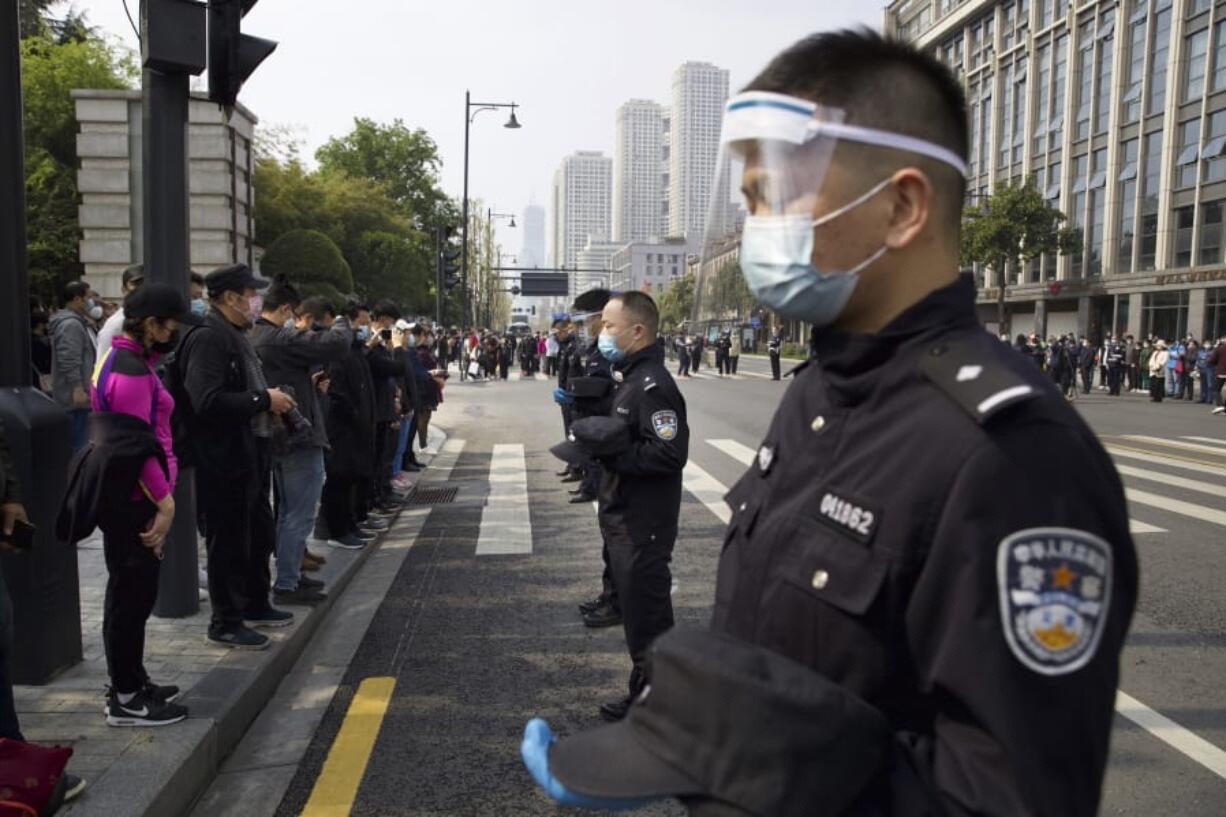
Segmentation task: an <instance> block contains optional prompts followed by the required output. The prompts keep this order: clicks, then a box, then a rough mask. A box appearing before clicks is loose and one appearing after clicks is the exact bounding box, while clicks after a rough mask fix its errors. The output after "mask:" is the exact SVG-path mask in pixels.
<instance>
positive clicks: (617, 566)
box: [601, 522, 677, 698]
mask: <svg viewBox="0 0 1226 817" xmlns="http://www.w3.org/2000/svg"><path fill="white" fill-rule="evenodd" d="M601 533H602V534H603V535H604V540H605V545H606V547H607V548H608V553H609V568H610V572H611V574H612V579H613V586H614V588H615V589H616V593H617V600H618V603H619V605H620V607H621V612H622V627H623V628H624V630H625V633H626V648H627V649H628V650H629V651H630V660H631V661H632V662H633V664H634V668H633V669H632V670H631V671H630V684H629V694H630V697H632V698H633V697H636V696H637V695H638V694H639V693H640V692H641V691H642V689H643V686H644V684H645V683H646V680H647V678H646V675H645V671H644V670H645V667H644V662H645V660H646V658H647V648H648V647H650V646H651V643H652V642H653V641H655V639H656V638H657V637H659V636H660V635H663V634H664V633H666V632H667V631H668V630H670V629H672V626H673V599H672V584H673V577H672V572H671V571H670V569H669V563H670V562H671V561H672V557H673V544H674V543H675V542H676V540H677V529H676V528H672V529H671V530H661V531H658V532H656V533H654V534H649V535H647V536H646V538H644V539H643V541H639V542H635V541H633V540H632V539H631V538H630V537H628V536H627V535H626V531H625V530H620V529H613V528H612V527H611V526H609V525H608V524H606V523H605V522H602V523H601Z"/></svg>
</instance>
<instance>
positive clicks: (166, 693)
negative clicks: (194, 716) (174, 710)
mask: <svg viewBox="0 0 1226 817" xmlns="http://www.w3.org/2000/svg"><path fill="white" fill-rule="evenodd" d="M141 689H143V690H144V691H145V692H147V693H149V695H151V696H152V697H154V698H156V699H157V700H159V701H161V702H162V703H164V704H172V703H174V702H175V701H177V700H179V697H180V696H181V695H182V694H183V693H182V692H180V691H179V688H178V687H177V686H175V685H174V684H166V685H165V686H162V685H161V684H155V683H153V682H152V681H149V680H146V681H145V685H144V686H143V687H141Z"/></svg>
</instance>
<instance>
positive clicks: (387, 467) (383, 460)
mask: <svg viewBox="0 0 1226 817" xmlns="http://www.w3.org/2000/svg"><path fill="white" fill-rule="evenodd" d="M399 442H400V432H399V431H398V430H394V429H392V424H391V423H376V424H375V475H374V476H373V477H372V478H371V492H372V494H373V497H374V500H375V501H376V502H379V503H382V502H386V501H387V500H388V499H389V498H391V495H392V476H391V475H392V458H393V457H395V456H396V445H397V443H399Z"/></svg>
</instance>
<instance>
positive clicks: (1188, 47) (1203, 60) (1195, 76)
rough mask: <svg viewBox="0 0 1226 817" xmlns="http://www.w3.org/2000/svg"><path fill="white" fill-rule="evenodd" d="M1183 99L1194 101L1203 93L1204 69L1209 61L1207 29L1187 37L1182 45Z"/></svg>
mask: <svg viewBox="0 0 1226 817" xmlns="http://www.w3.org/2000/svg"><path fill="white" fill-rule="evenodd" d="M1184 52H1185V54H1186V55H1187V59H1186V61H1185V62H1184V66H1185V67H1184V80H1183V101H1184V102H1194V101H1196V100H1198V99H1200V98H1201V96H1202V95H1203V94H1204V93H1205V71H1206V70H1207V68H1208V63H1209V29H1205V30H1203V31H1198V32H1196V33H1195V34H1192V35H1190V36H1188V37H1187V40H1186V44H1185V45H1184Z"/></svg>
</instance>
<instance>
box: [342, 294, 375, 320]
mask: <svg viewBox="0 0 1226 817" xmlns="http://www.w3.org/2000/svg"><path fill="white" fill-rule="evenodd" d="M369 311H370V307H369V306H367V305H366V302H365V301H363V300H361V299H360V298H357V297H353V296H351V297H349V298H346V299H345V308H344V314H345V317H346V318H348V319H349V320H351V321H352V320H356V319H357V317H358V313H360V312H369Z"/></svg>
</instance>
